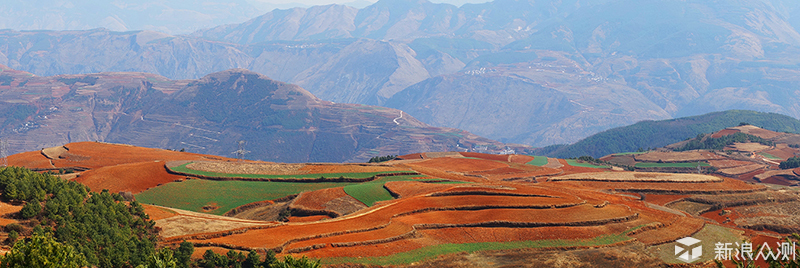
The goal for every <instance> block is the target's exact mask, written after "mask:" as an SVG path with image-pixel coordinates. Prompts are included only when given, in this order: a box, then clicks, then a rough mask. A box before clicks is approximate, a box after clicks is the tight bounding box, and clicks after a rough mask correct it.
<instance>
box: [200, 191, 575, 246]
mask: <svg viewBox="0 0 800 268" xmlns="http://www.w3.org/2000/svg"><path fill="white" fill-rule="evenodd" d="M578 202H580V201H579V200H577V199H574V198H546V197H517V196H440V197H422V196H415V197H410V198H404V199H400V200H396V201H395V202H393V203H389V205H386V206H382V207H378V208H374V209H371V210H369V211H367V212H365V213H363V214H360V215H355V216H348V217H344V218H343V219H341V220H337V219H334V220H329V221H322V222H318V223H314V224H305V225H287V226H278V227H274V228H269V229H260V230H251V231H248V232H246V233H244V234H234V235H230V236H225V237H220V238H214V239H210V240H205V241H211V242H216V243H223V244H236V245H241V246H245V247H253V248H254V247H266V248H273V247H277V246H280V245H282V244H283V243H284V242H286V241H289V240H291V239H297V238H301V237H308V236H313V235H318V234H327V233H335V232H343V231H348V230H361V229H366V228H377V227H380V226H382V225H385V224H387V223H389V219H390V218H392V217H393V216H394V215H397V214H400V213H407V212H411V211H416V210H420V209H425V208H430V207H440V208H456V207H473V206H482V207H483V206H531V205H544V206H552V205H557V204H574V203H578ZM381 238H385V237H381ZM381 238H377V239H381ZM197 242H199V241H197Z"/></svg>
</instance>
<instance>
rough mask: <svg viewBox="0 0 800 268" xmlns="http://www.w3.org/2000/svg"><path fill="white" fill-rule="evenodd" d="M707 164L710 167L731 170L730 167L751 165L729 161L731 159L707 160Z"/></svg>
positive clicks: (745, 162) (746, 162) (744, 162)
mask: <svg viewBox="0 0 800 268" xmlns="http://www.w3.org/2000/svg"><path fill="white" fill-rule="evenodd" d="M708 163H709V164H711V166H714V167H717V168H732V167H739V166H746V165H750V164H753V162H748V161H739V160H731V159H725V160H709V161H708Z"/></svg>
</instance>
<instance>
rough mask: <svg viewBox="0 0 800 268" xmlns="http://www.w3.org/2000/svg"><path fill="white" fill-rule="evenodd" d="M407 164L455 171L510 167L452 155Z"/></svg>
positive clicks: (494, 162)
mask: <svg viewBox="0 0 800 268" xmlns="http://www.w3.org/2000/svg"><path fill="white" fill-rule="evenodd" d="M407 165H409V166H411V167H415V166H420V167H428V168H434V169H438V170H443V171H455V172H476V171H484V170H490V169H496V168H504V167H508V164H504V163H500V162H496V161H486V160H480V159H470V158H450V157H442V158H434V159H430V160H425V161H420V162H415V163H409V164H407Z"/></svg>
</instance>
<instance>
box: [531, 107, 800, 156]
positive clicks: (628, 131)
mask: <svg viewBox="0 0 800 268" xmlns="http://www.w3.org/2000/svg"><path fill="white" fill-rule="evenodd" d="M742 123H747V124H751V125H754V126H757V127H761V128H764V129H767V130H772V131H776V132H789V133H800V120H797V119H795V118H792V117H789V116H785V115H781V114H775V113H761V112H754V111H744V110H730V111H723V112H713V113H708V114H704V115H698V116H690V117H682V118H677V119H670V120H660V121H643V122H639V123H636V124H633V125H630V126H624V127H618V128H613V129H609V130H606V131H603V132H600V133H597V134H595V135H592V136H589V137H587V138H585V139H583V140H581V141H579V142H576V143H574V144H570V145H554V146H548V147H544V148H539V149H536V151H535V153H537V154H543V155H548V156H552V157H561V158H570V157H580V156H584V155H588V156H592V157H597V158H599V157H601V156H605V155H609V154H613V153H622V152H636V151H637V150H640V149H643V150H647V149H650V148H659V147H663V146H667V145H670V144H673V143H677V142H680V141H684V140H687V139H691V138H695V137H696V136H697V135H698V134H709V133H714V132H717V131H719V130H721V129H725V128H729V127H735V126H739V125H740V124H742Z"/></svg>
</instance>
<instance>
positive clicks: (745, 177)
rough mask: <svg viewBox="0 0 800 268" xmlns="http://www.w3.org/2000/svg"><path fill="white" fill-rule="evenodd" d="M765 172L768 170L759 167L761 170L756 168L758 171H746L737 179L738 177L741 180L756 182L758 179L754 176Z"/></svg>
mask: <svg viewBox="0 0 800 268" xmlns="http://www.w3.org/2000/svg"><path fill="white" fill-rule="evenodd" d="M764 172H766V170H763V169H759V170H756V171H753V172H750V173H745V174H742V175H739V176H738V177H737V178H736V179H738V180H740V181H746V182H756V180H755V179H753V177H755V176H756V175H758V174H761V173H764Z"/></svg>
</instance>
